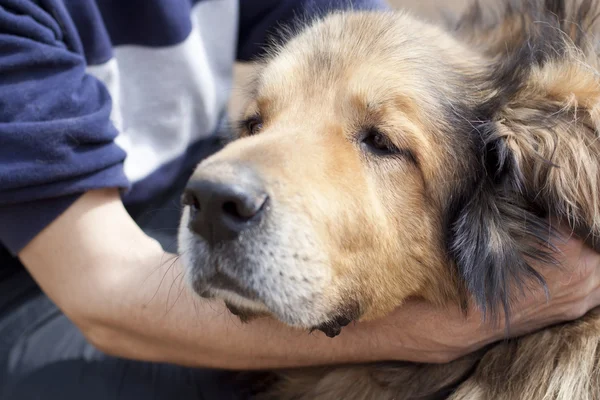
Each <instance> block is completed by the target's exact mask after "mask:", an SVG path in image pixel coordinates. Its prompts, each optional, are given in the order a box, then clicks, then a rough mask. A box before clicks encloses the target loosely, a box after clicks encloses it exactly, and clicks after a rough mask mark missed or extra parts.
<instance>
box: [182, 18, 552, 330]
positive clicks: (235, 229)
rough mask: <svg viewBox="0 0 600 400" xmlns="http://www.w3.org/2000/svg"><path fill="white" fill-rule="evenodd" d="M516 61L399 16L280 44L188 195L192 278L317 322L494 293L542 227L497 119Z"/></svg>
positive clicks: (293, 321)
mask: <svg viewBox="0 0 600 400" xmlns="http://www.w3.org/2000/svg"><path fill="white" fill-rule="evenodd" d="M491 64H493V65H494V67H493V68H491V67H490V65H491ZM496 68H498V69H499V70H498V71H495V72H494V73H490V71H491V70H492V69H496ZM519 71H521V69H519V68H517V67H516V63H515V65H511V64H510V62H507V63H504V64H503V63H498V62H496V61H494V62H493V63H492V62H491V61H490V57H489V56H488V55H484V54H483V53H482V52H479V51H476V50H473V49H471V48H470V46H467V45H465V44H463V43H462V42H461V41H458V40H456V39H454V38H453V37H452V36H451V35H450V34H448V33H445V32H443V31H442V30H440V29H438V28H436V27H433V26H430V25H427V24H424V23H421V22H419V21H417V20H415V19H413V18H411V17H409V16H407V15H404V14H400V13H379V12H353V13H337V14H333V15H330V16H328V17H326V18H325V19H323V20H320V21H317V22H315V23H313V24H311V25H310V27H308V28H307V29H305V30H303V31H302V32H301V33H299V34H298V35H296V36H294V37H293V38H291V39H290V40H289V41H288V42H287V43H286V44H285V45H284V46H279V47H276V48H275V49H274V50H273V51H272V52H271V56H270V57H269V58H268V60H267V61H265V62H264V63H263V65H262V66H261V68H260V72H259V74H258V76H257V78H256V82H255V83H256V87H255V88H254V91H253V94H252V100H251V103H250V105H249V106H248V108H247V111H246V114H245V119H244V121H243V123H242V124H241V133H240V138H239V139H238V140H235V141H233V142H232V143H230V144H228V145H227V146H226V147H225V148H224V149H223V150H221V151H220V152H218V153H217V154H215V155H213V156H211V157H209V158H208V159H206V160H205V161H203V162H202V163H201V164H200V165H199V166H198V168H197V169H196V171H195V173H194V174H193V176H192V178H191V179H190V182H189V184H188V188H187V190H186V193H185V195H184V199H183V200H184V204H185V208H184V211H183V217H182V222H181V228H180V237H179V242H180V243H179V245H180V254H181V257H182V259H183V261H184V264H185V266H186V268H187V275H188V278H189V280H190V282H191V283H192V286H193V288H194V290H196V291H197V292H198V293H199V294H201V295H202V296H206V297H219V298H222V299H224V300H225V302H226V303H227V304H228V306H229V307H230V309H231V310H232V311H234V312H235V313H239V314H242V315H248V314H260V313H266V314H271V315H273V316H275V317H276V318H278V319H280V320H281V321H283V322H285V323H287V324H290V325H293V326H298V327H303V328H318V329H321V330H323V331H325V332H326V333H327V334H329V335H335V334H337V333H339V330H340V329H341V327H342V326H344V325H345V324H347V323H348V322H350V321H352V320H357V319H367V318H373V317H377V316H381V315H383V314H385V313H387V312H389V311H391V309H393V308H394V307H396V306H398V305H399V304H401V302H402V301H403V300H405V299H406V298H409V297H411V296H418V297H423V298H425V299H427V300H429V301H433V302H438V303H441V302H445V301H448V300H458V299H461V298H462V299H464V297H462V296H461V293H462V292H463V290H462V289H467V290H470V292H471V293H473V294H475V297H476V299H477V300H478V301H479V302H480V303H481V304H482V305H488V306H492V307H493V306H494V304H497V303H504V305H507V304H508V302H509V293H508V291H507V286H506V285H507V284H509V283H510V280H511V279H512V278H515V277H516V276H517V275H519V274H522V273H525V274H529V275H532V276H537V275H536V273H535V271H533V270H532V269H531V268H530V267H529V266H528V264H527V263H526V261H525V257H526V256H528V255H529V256H540V254H542V253H539V252H536V250H535V247H534V246H535V245H538V244H539V243H540V242H543V241H544V240H545V238H546V237H545V228H546V227H545V225H544V223H543V222H542V221H543V220H542V219H541V218H542V217H543V216H544V215H542V214H543V208H542V207H537V208H536V207H532V206H531V204H532V203H531V202H527V201H526V200H524V199H526V198H527V196H528V194H529V193H527V191H528V190H529V187H528V186H527V184H526V182H525V178H524V177H523V171H522V166H521V165H520V164H519V163H520V162H521V161H520V160H521V159H520V158H519V157H520V156H518V155H515V148H514V146H511V144H510V143H509V142H508V141H507V140H506V137H505V136H506V135H504V134H503V132H504V131H503V130H502V129H503V127H507V126H509V125H508V124H507V123H506V121H504V124H503V125H502V124H501V123H500V122H501V121H500V120H499V118H504V115H505V114H503V115H501V110H505V111H506V109H507V102H508V101H509V100H510V99H513V98H514V97H515V96H516V93H517V92H518V91H519V90H521V89H522V88H521V86H519V82H522V77H520V76H518V75H519V73H520V72H519ZM497 74H500V75H499V76H496V75H497ZM533 111H534V110H532V112H533ZM546 111H548V113H550V112H552V111H553V109H549V110H542V111H539V112H538V111H536V112H535V113H534V114H535V117H536V118H537V117H540V116H542V113H545V112H546ZM516 194H518V195H516Z"/></svg>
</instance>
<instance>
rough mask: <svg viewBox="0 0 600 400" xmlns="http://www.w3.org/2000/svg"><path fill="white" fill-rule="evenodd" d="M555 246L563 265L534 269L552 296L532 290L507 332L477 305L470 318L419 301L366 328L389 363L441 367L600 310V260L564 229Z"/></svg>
mask: <svg viewBox="0 0 600 400" xmlns="http://www.w3.org/2000/svg"><path fill="white" fill-rule="evenodd" d="M554 245H555V247H556V248H557V250H558V254H557V255H555V258H556V260H557V261H558V262H559V265H551V266H549V265H542V264H540V263H532V264H533V267H534V268H535V269H536V270H537V271H538V272H540V273H541V274H542V276H544V279H545V280H546V283H547V288H548V292H546V291H545V290H544V288H543V287H542V286H541V285H539V284H537V283H536V284H535V285H531V286H532V287H531V288H530V290H527V291H526V292H525V293H524V295H523V296H521V297H520V298H519V299H518V301H517V302H516V303H515V304H514V305H513V306H512V309H511V316H510V320H509V324H510V325H509V329H508V330H507V329H506V325H505V320H504V317H503V316H502V315H501V316H500V318H499V319H498V321H485V320H484V318H483V315H482V313H481V311H480V310H479V309H478V308H477V307H476V306H475V305H472V306H470V308H469V310H468V312H467V315H466V317H465V314H464V313H462V312H461V311H460V310H458V309H457V308H456V307H454V308H448V309H439V308H436V307H433V306H432V305H431V304H427V303H425V302H422V301H417V300H415V301H409V302H407V303H405V304H404V305H402V306H401V307H399V308H398V309H397V310H396V311H395V312H394V313H393V315H392V316H390V317H389V318H386V319H385V320H382V321H377V322H374V323H373V324H367V325H368V326H367V327H368V328H371V329H373V330H375V331H376V333H375V334H374V336H376V337H378V341H379V342H380V343H387V344H386V345H384V346H382V349H384V350H383V351H385V352H386V354H387V357H388V358H389V354H395V353H399V354H398V357H394V358H397V359H402V360H409V361H416V362H434V363H437V362H449V361H452V360H454V359H457V358H459V357H462V356H464V355H466V354H468V353H470V352H473V351H476V350H478V349H480V348H482V347H484V346H485V345H487V344H490V343H493V342H496V341H498V340H502V339H504V338H506V335H507V333H508V335H509V336H510V337H517V336H520V335H524V334H527V333H531V332H534V331H536V330H539V329H542V328H544V327H547V326H550V325H553V324H556V323H560V322H566V321H572V320H575V319H577V318H580V317H582V316H583V315H584V314H586V313H587V312H588V311H590V310H591V309H593V308H595V307H596V306H599V305H600V254H599V253H597V252H595V251H594V250H592V249H591V248H590V247H588V246H586V245H585V244H584V243H583V241H582V240H580V239H577V238H575V237H573V236H572V235H571V234H570V232H568V231H565V230H564V229H563V230H561V231H560V235H559V237H558V239H557V240H555V241H554ZM548 294H549V297H548V296H547V295H548ZM382 338H385V342H384V341H383V340H382ZM390 346H391V348H390ZM390 352H391V353H390ZM383 356H384V355H383V354H381V355H380V357H383Z"/></svg>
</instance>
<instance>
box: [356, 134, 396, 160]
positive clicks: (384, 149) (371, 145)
mask: <svg viewBox="0 0 600 400" xmlns="http://www.w3.org/2000/svg"><path fill="white" fill-rule="evenodd" d="M362 145H363V146H366V147H367V148H368V150H370V151H371V152H373V153H375V154H381V155H386V154H396V153H397V152H398V148H397V147H396V146H394V144H393V143H392V142H391V141H390V140H389V139H388V138H387V137H386V136H385V135H384V134H383V133H381V132H379V131H377V130H376V129H369V130H368V131H367V132H366V133H365V135H364V137H363V139H362Z"/></svg>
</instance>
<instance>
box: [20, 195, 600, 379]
mask: <svg viewBox="0 0 600 400" xmlns="http://www.w3.org/2000/svg"><path fill="white" fill-rule="evenodd" d="M559 247H561V248H562V249H563V251H564V252H565V260H564V265H565V267H568V268H565V269H566V271H564V269H563V271H562V272H561V271H560V270H559V269H556V268H546V269H545V270H544V271H542V272H543V273H544V274H545V275H547V278H548V282H549V286H550V293H551V295H552V301H551V302H549V303H546V302H545V297H544V293H543V292H541V291H539V292H538V293H537V295H535V296H529V297H528V298H527V299H525V300H524V301H523V302H521V304H520V305H517V306H516V307H515V310H518V311H517V312H515V313H514V317H513V318H514V320H513V324H512V329H513V331H512V332H513V333H515V334H516V333H519V334H522V333H526V332H529V331H532V330H535V329H537V328H541V327H543V326H545V325H548V324H551V323H554V322H560V321H562V320H568V319H573V318H576V317H578V316H580V315H581V314H582V313H584V312H586V311H587V310H589V309H590V308H592V307H593V306H595V305H597V304H600V299H599V298H598V297H600V290H598V286H599V282H600V279H599V275H600V274H599V271H600V260H599V258H600V257H599V256H598V254H596V253H594V252H592V251H591V250H590V249H588V248H586V247H584V246H582V245H581V242H579V241H576V240H570V241H568V242H566V244H565V245H559ZM21 258H22V260H23V262H24V264H25V265H26V266H27V268H28V269H29V271H30V272H31V273H32V275H33V276H34V277H35V279H37V281H38V282H39V283H40V285H41V287H42V289H43V290H44V291H45V292H46V293H47V294H48V295H49V297H50V298H51V299H52V300H53V301H55V302H56V304H57V305H58V306H59V307H60V308H61V309H62V310H63V311H64V312H65V313H66V314H67V315H68V316H69V317H71V319H72V320H73V321H74V322H75V323H76V324H78V325H79V326H80V327H81V329H82V331H83V332H84V334H86V335H87V337H88V338H89V339H90V340H91V341H92V342H93V343H95V344H96V345H97V346H99V347H100V348H102V349H103V350H105V351H107V352H109V353H111V354H115V355H119V356H123V357H129V358H134V359H141V360H151V361H167V362H172V363H177V364H183V365H190V366H198V367H218V368H227V369H255V368H280V367H295V366H305V365H316V364H327V363H346V362H369V361H379V360H385V359H388V360H390V359H393V360H406V361H420V362H443V361H449V360H451V359H453V358H456V357H459V356H461V355H463V354H465V353H466V352H468V351H472V350H476V349H477V348H478V347H480V346H483V345H484V344H487V343H490V342H491V341H494V340H498V339H501V338H502V334H503V333H504V330H503V329H502V327H501V326H500V327H497V328H496V329H490V328H486V327H485V325H482V323H481V315H480V314H479V313H477V312H476V311H475V310H474V312H473V313H472V314H471V315H470V316H469V317H468V318H467V319H465V318H464V317H463V316H462V315H461V314H460V312H459V310H458V309H457V308H449V309H447V310H444V309H440V308H436V307H433V306H431V305H428V304H424V303H422V302H418V301H414V302H412V301H411V302H409V303H407V304H405V305H404V306H402V307H400V308H399V309H398V310H396V312H395V313H394V314H393V315H392V316H390V317H388V318H385V319H382V320H378V321H373V322H369V323H357V324H355V325H350V326H348V327H346V328H344V331H343V332H342V334H341V335H340V336H338V337H336V338H334V339H330V338H327V337H325V336H324V335H323V334H322V333H320V332H313V333H312V334H308V333H307V332H305V331H299V330H294V329H291V328H289V327H286V326H283V325H282V324H280V323H278V322H276V321H274V320H272V319H269V318H262V319H258V320H255V321H252V322H250V323H249V324H242V323H241V322H239V320H237V319H236V318H235V317H234V316H232V315H231V314H230V313H229V312H228V311H227V310H226V309H225V308H224V306H223V305H222V304H221V303H217V302H209V301H207V300H202V299H200V298H199V297H197V296H196V295H195V294H194V293H193V292H192V291H191V290H190V289H189V288H188V286H187V285H186V284H185V281H184V280H183V275H182V269H181V268H180V266H179V264H178V263H177V262H176V260H174V259H173V256H172V255H167V254H165V253H164V252H163V251H162V249H161V248H160V246H159V245H158V244H157V243H156V242H155V241H153V240H152V239H150V238H148V237H147V236H146V235H145V234H144V233H143V232H142V231H141V230H140V229H139V228H138V227H137V225H136V224H135V223H134V222H133V221H132V220H131V218H129V216H128V215H127V214H126V211H125V210H124V208H123V206H122V204H121V202H120V199H119V197H118V194H117V193H116V191H97V192H91V193H88V194H86V195H84V196H82V197H81V198H80V199H79V200H78V201H77V202H76V203H75V204H74V205H73V206H72V207H70V209H69V210H67V212H65V213H64V214H63V215H61V217H59V218H58V219H57V220H56V221H54V222H53V223H52V224H51V225H50V226H49V227H48V228H47V229H45V230H44V231H43V232H42V233H41V234H40V235H38V236H37V237H36V238H35V239H34V240H33V241H32V242H31V243H30V244H29V245H28V246H27V247H26V248H25V250H24V251H23V252H22V253H21Z"/></svg>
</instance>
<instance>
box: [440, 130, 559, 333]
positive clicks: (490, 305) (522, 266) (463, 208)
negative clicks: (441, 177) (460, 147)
mask: <svg viewBox="0 0 600 400" xmlns="http://www.w3.org/2000/svg"><path fill="white" fill-rule="evenodd" d="M492 136H493V135H492ZM492 136H488V137H492ZM481 147H482V148H481V149H480V150H481V151H480V152H479V154H481V155H482V156H481V159H480V160H478V164H479V165H478V168H479V169H480V170H481V171H482V173H481V174H480V176H478V177H477V178H476V179H475V180H474V181H473V183H472V185H471V186H470V187H468V188H465V189H464V193H463V194H462V195H461V196H459V198H460V200H458V202H460V203H461V204H459V205H457V207H455V212H454V213H453V215H452V216H451V217H450V220H449V225H448V230H449V232H448V235H449V239H448V247H449V251H450V254H451V256H452V257H453V259H454V260H455V262H456V266H457V268H458V272H459V275H460V277H461V278H462V279H463V280H464V283H465V285H466V288H467V289H468V291H469V293H470V294H471V295H472V296H473V297H474V300H475V301H476V302H477V304H478V305H479V306H480V307H481V308H482V310H483V311H484V316H486V317H488V316H491V317H492V318H495V317H497V316H499V315H500V311H505V317H506V320H507V322H508V317H509V312H510V305H511V302H512V300H514V299H515V297H516V295H517V294H519V293H520V292H521V290H520V289H524V288H526V285H527V284H529V283H537V284H542V285H543V286H544V287H545V283H544V280H543V277H542V276H541V275H540V274H539V273H538V272H537V271H536V270H535V269H533V268H532V267H531V266H530V264H529V262H528V260H535V259H538V260H543V261H551V258H550V256H549V254H550V253H549V252H548V251H544V249H546V250H548V247H547V241H548V235H549V228H548V226H547V224H546V222H545V219H543V218H541V217H540V216H538V215H535V214H534V213H533V212H532V210H529V209H528V208H527V205H526V202H525V201H524V199H525V194H524V193H522V185H521V175H520V172H519V170H518V166H517V165H516V163H515V161H514V157H513V154H512V153H511V151H510V149H509V148H508V146H506V145H505V143H504V140H503V139H502V138H498V137H496V138H495V139H492V140H489V141H487V143H485V144H483V145H482V146H481Z"/></svg>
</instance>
